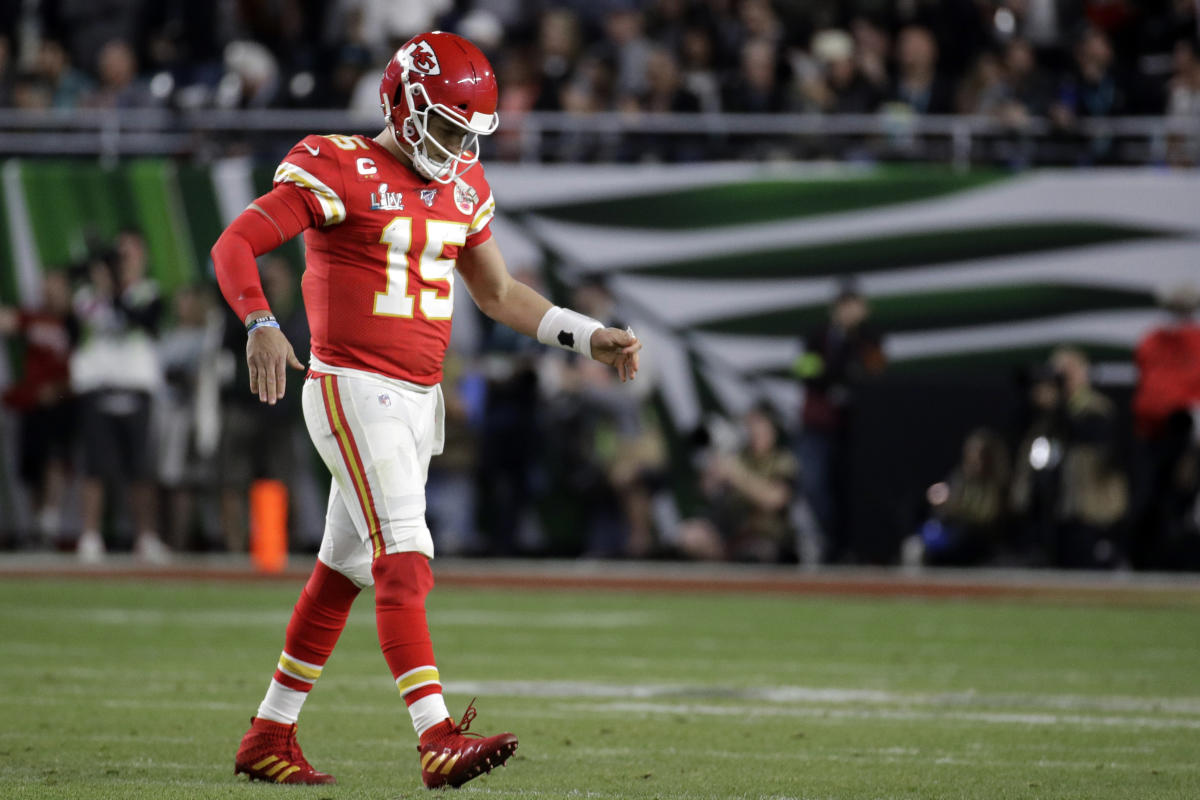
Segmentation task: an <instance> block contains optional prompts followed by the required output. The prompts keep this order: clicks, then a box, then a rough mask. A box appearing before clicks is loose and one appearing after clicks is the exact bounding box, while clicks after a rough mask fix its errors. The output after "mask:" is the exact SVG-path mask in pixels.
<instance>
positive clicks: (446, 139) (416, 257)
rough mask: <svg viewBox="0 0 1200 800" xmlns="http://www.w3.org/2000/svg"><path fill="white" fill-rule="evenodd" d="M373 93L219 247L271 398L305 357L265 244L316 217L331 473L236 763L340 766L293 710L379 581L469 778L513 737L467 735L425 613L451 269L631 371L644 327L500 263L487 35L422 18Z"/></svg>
mask: <svg viewBox="0 0 1200 800" xmlns="http://www.w3.org/2000/svg"><path fill="white" fill-rule="evenodd" d="M380 100H381V104H382V107H383V117H384V119H383V122H384V125H385V128H384V130H383V131H382V132H381V133H379V135H377V136H375V137H374V138H369V137H365V136H343V135H329V136H308V137H306V138H304V139H303V140H301V141H300V142H299V143H298V144H297V145H296V146H295V147H293V148H292V149H291V151H290V152H289V153H288V154H287V156H286V157H285V158H284V160H283V162H282V163H281V164H280V165H279V168H278V170H277V171H276V173H275V185H274V188H273V189H272V190H271V191H270V192H269V193H267V194H266V195H263V196H262V197H260V198H258V199H257V200H255V201H254V203H252V204H251V205H250V207H249V208H248V209H246V211H244V212H243V213H242V214H241V215H240V216H239V217H238V218H237V219H236V220H234V222H233V223H232V224H231V225H230V226H229V228H228V229H227V230H226V231H225V232H224V233H223V234H222V235H221V237H220V239H219V240H218V241H217V243H216V245H215V246H214V247H213V250H212V256H213V262H214V264H215V267H216V273H217V278H218V280H219V282H220V285H221V290H222V292H223V294H224V296H225V298H226V300H228V302H229V304H230V306H232V307H233V309H234V311H235V312H236V313H237V315H238V317H239V318H240V319H242V320H243V321H244V322H245V324H246V328H247V332H248V341H247V345H246V358H247V363H248V365H249V369H250V389H251V391H252V392H254V393H256V394H257V395H258V397H259V400H261V401H262V402H265V403H272V404H273V403H276V402H277V401H278V400H279V399H280V398H281V397H282V396H283V394H284V391H285V381H284V378H285V370H286V368H287V367H288V366H291V367H293V368H297V369H298V368H302V365H301V364H300V362H299V361H298V360H297V359H296V356H295V353H294V352H293V349H292V344H291V343H290V342H289V341H288V340H287V338H286V337H285V336H284V335H283V333H282V332H281V331H280V328H279V324H278V322H277V321H276V320H275V318H274V317H273V316H271V312H270V308H269V307H268V304H267V302H266V300H265V299H264V297H263V292H262V287H261V284H260V282H259V277H258V271H257V269H256V268H255V262H254V259H255V257H257V256H260V255H262V254H264V253H266V252H268V251H270V250H272V249H274V248H275V247H278V246H279V245H281V244H283V243H284V242H285V241H287V240H289V239H291V238H292V237H293V236H296V235H297V234H299V233H301V232H303V233H304V243H305V250H306V260H307V268H306V270H305V272H304V278H303V281H302V286H303V290H304V302H305V309H306V311H307V314H308V320H309V325H310V328H311V359H310V361H309V365H308V370H309V371H308V379H307V381H306V382H305V385H304V389H303V391H302V405H303V410H304V418H305V422H306V424H307V426H308V430H309V434H310V436H311V438H312V440H313V443H314V444H315V445H316V448H317V450H318V452H319V453H320V455H321V457H322V459H323V460H324V462H325V464H326V466H327V467H328V468H329V470H330V472H331V473H332V475H333V485H332V488H331V490H330V497H329V505H328V512H327V516H326V521H325V533H324V538H323V540H322V543H321V548H320V552H319V555H318V557H317V564H316V567H315V569H314V570H313V573H312V577H311V578H310V579H309V581H308V584H307V585H306V586H305V588H304V590H303V592H302V593H301V595H300V599H299V601H298V602H297V603H296V607H295V610H294V612H293V614H292V619H291V622H290V623H289V624H288V628H287V633H286V636H285V639H284V650H283V653H282V654H281V656H280V658H279V662H278V667H277V668H276V670H275V673H274V676H273V678H272V680H271V683H270V685H269V688H268V690H267V693H266V697H265V698H264V699H263V702H262V704H261V705H260V706H259V709H258V713H257V714H256V716H255V717H254V719H253V720H252V722H251V728H250V730H249V731H248V732H247V733H246V735H245V737H243V739H242V744H241V747H240V748H239V750H238V754H237V756H236V759H235V771H236V772H238V773H245V774H247V775H248V776H249V777H250V778H251V779H259V780H267V781H274V782H278V783H310V784H315V783H333V782H334V781H333V778H332V776H330V775H328V774H325V773H322V772H318V771H317V770H315V769H313V768H312V766H311V765H309V763H308V762H307V761H306V760H305V758H304V756H303V754H302V753H301V751H300V748H299V746H298V744H297V743H296V738H295V736H296V719H297V716H298V715H299V713H300V708H301V706H302V704H303V703H304V700H305V698H306V697H307V696H308V692H309V690H311V689H312V687H313V684H314V683H315V682H316V681H317V679H318V678H319V677H320V675H321V672H322V670H323V669H324V666H325V662H326V660H327V659H328V658H329V654H330V653H331V652H332V650H333V647H334V645H335V644H336V642H337V639H338V636H339V635H340V634H341V631H342V628H343V627H344V625H345V623H346V617H347V615H348V614H349V612H350V606H351V604H352V603H353V601H354V598H355V597H356V596H357V594H358V592H359V590H360V589H362V588H363V587H365V586H369V585H371V584H374V586H375V611H376V623H377V628H378V632H379V642H380V646H381V649H382V650H383V655H384V659H385V660H386V662H387V664H388V667H389V668H390V670H391V673H392V677H393V678H394V679H395V683H396V687H397V689H398V690H399V692H400V695H401V696H402V697H403V698H404V701H405V703H406V704H407V706H408V711H409V714H410V715H411V717H412V723H413V727H414V728H415V729H416V732H417V734H418V736H419V738H420V744H419V745H418V751H419V755H420V765H421V776H422V779H423V781H424V783H425V785H426V786H428V787H431V788H433V787H438V786H443V785H450V786H459V785H461V784H463V783H465V782H466V781H468V780H471V779H472V778H474V777H476V776H478V775H480V774H482V773H483V772H485V771H490V770H491V769H492V768H493V767H495V766H498V765H500V764H503V763H504V762H505V761H506V760H507V759H508V758H509V757H510V756H511V755H512V754H513V752H514V751H515V750H516V747H517V738H516V737H515V736H513V735H512V734H511V733H504V734H500V735H497V736H489V737H468V736H464V734H463V732H464V731H465V730H466V729H467V727H468V725H469V724H470V721H471V719H472V718H473V717H474V708H473V707H468V709H467V713H466V714H465V715H464V716H463V719H462V721H461V722H460V723H458V724H457V725H456V724H455V723H454V722H453V720H452V719H451V718H450V715H449V713H448V712H447V710H446V703H445V701H444V700H443V699H442V684H441V677H440V675H439V672H438V669H437V666H436V662H435V661H434V656H433V646H432V644H431V642H430V637H429V629H428V627H427V625H426V620H425V597H426V595H427V593H428V592H429V590H430V588H431V587H432V586H433V574H432V572H431V571H430V568H429V559H430V558H432V557H433V541H432V538H431V537H430V533H429V528H428V527H427V526H426V523H425V481H426V475H427V472H428V468H429V459H430V456H431V455H436V454H437V453H439V452H441V449H442V442H443V419H444V416H445V405H444V402H443V399H442V392H441V389H440V386H439V383H440V381H441V379H442V361H443V357H444V355H445V352H446V346H447V343H448V341H449V338H450V325H451V316H452V313H453V308H454V299H453V296H454V292H455V284H456V280H457V279H458V278H461V279H462V281H463V282H464V283H465V284H466V287H467V289H468V290H469V291H470V294H471V297H472V299H473V300H474V301H475V303H476V305H478V306H479V308H480V309H481V310H482V311H483V312H484V313H485V314H487V315H488V316H489V317H491V318H492V319H494V320H496V321H497V322H501V323H504V324H505V325H508V326H509V327H512V328H514V329H515V330H517V331H519V332H521V333H524V334H527V335H529V336H531V337H536V338H537V339H538V340H539V341H541V342H543V343H545V344H549V345H555V346H558V347H562V348H564V349H568V350H572V351H574V352H577V353H580V354H582V355H583V356H585V357H589V358H594V359H596V360H597V361H601V362H603V363H605V364H609V365H611V366H613V367H615V368H616V370H617V373H618V374H619V376H620V377H621V379H622V380H625V379H628V378H632V377H634V375H635V374H636V373H637V370H638V358H639V356H638V351H639V350H640V349H641V343H640V342H639V341H638V340H637V339H636V338H635V337H634V335H633V333H632V331H629V330H620V329H617V328H609V327H605V326H604V325H603V324H602V323H600V322H598V321H596V320H594V319H591V318H590V317H586V316H584V315H582V314H579V313H576V312H574V311H571V310H569V309H565V308H560V307H557V306H554V305H552V304H551V303H550V302H549V301H548V300H546V299H545V298H544V297H542V296H541V295H539V294H538V293H537V292H535V291H534V290H533V289H531V288H529V287H528V286H526V285H524V284H522V283H520V282H518V281H516V280H514V279H513V277H512V276H511V275H510V274H509V272H508V269H507V267H506V266H505V262H504V258H503V256H502V255H501V253H500V249H499V248H498V247H497V245H496V242H495V240H494V239H493V238H492V232H491V227H490V224H491V221H492V216H493V214H494V213H495V208H496V204H495V200H494V199H493V197H492V191H491V188H490V187H489V186H488V182H487V179H486V177H485V176H484V172H483V169H482V168H481V167H480V166H479V165H478V149H477V142H478V137H479V136H485V135H488V134H491V133H492V132H493V131H495V129H496V127H497V125H498V124H499V118H498V116H497V114H496V105H497V86H496V78H495V74H494V73H493V71H492V67H491V65H490V64H489V63H488V61H487V59H486V57H484V55H483V53H482V52H480V51H479V49H478V48H477V47H475V45H473V44H471V43H470V42H468V41H467V40H466V39H463V38H461V37H459V36H456V35H454V34H450V33H440V32H435V33H424V34H419V35H417V36H415V37H413V38H412V39H411V40H409V41H408V42H407V43H405V44H404V45H403V46H401V48H400V49H399V50H397V51H396V54H395V55H394V56H393V58H392V60H391V61H390V62H389V63H388V65H387V68H386V69H385V71H384V73H383V78H382V80H381V82H380Z"/></svg>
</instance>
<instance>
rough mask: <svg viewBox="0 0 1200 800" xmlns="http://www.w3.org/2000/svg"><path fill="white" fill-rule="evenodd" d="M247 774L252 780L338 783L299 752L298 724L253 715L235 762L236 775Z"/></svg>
mask: <svg viewBox="0 0 1200 800" xmlns="http://www.w3.org/2000/svg"><path fill="white" fill-rule="evenodd" d="M243 772H244V773H246V774H247V775H248V776H250V780H252V781H273V782H275V783H307V784H316V783H337V781H336V780H334V778H333V776H332V775H326V774H325V773H324V772H317V771H316V770H315V769H313V768H312V765H311V764H309V763H308V760H307V759H305V758H304V753H302V752H300V743H299V742H297V741H296V726H295V725H294V724H292V725H284V724H283V723H282V722H274V721H272V720H269V719H259V718H257V717H251V719H250V730H248V731H246V735H245V736H243V737H242V745H241V747H239V748H238V752H237V757H236V758H235V759H234V762H233V774H234V775H240V774H241V773H243Z"/></svg>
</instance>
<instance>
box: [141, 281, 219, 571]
mask: <svg viewBox="0 0 1200 800" xmlns="http://www.w3.org/2000/svg"><path fill="white" fill-rule="evenodd" d="M173 299H174V305H175V324H174V325H173V326H172V327H170V328H169V329H168V330H167V331H166V332H165V333H164V334H163V336H162V339H161V340H160V341H159V345H158V352H159V358H160V360H161V362H162V368H163V373H164V377H165V379H166V382H165V386H164V391H163V395H162V399H163V402H162V403H161V408H160V413H159V448H158V450H159V478H160V479H161V481H162V485H163V489H164V490H165V492H166V494H167V499H168V501H167V509H168V513H167V515H166V519H167V529H166V531H165V533H166V538H167V542H168V543H169V544H170V546H171V548H172V549H174V550H185V549H193V547H194V545H195V544H200V545H202V546H204V547H203V549H207V547H206V546H207V544H208V538H209V536H208V534H209V533H210V532H212V531H216V530H217V529H218V527H219V522H218V521H217V520H215V519H201V520H200V523H201V525H200V531H201V534H202V536H201V538H200V540H199V541H198V542H193V541H192V539H193V537H192V534H193V531H194V530H195V529H196V527H197V526H196V524H195V523H196V520H195V519H194V515H195V514H196V512H197V511H200V512H201V513H202V514H203V513H204V512H207V510H208V505H207V504H206V505H200V506H199V507H198V504H197V500H202V499H205V498H204V494H205V493H206V490H207V489H209V488H210V487H212V486H213V485H214V484H215V482H216V477H217V476H216V461H215V456H216V452H217V445H218V442H219V436H220V430H219V425H220V409H219V405H218V403H219V375H218V371H219V369H220V364H219V361H220V358H219V357H220V353H221V337H222V333H223V328H224V320H223V316H224V315H223V314H222V313H221V310H220V309H219V308H217V306H216V304H215V303H214V302H213V295H212V290H211V289H210V288H209V287H208V286H207V285H204V284H196V285H192V286H184V287H182V288H180V289H179V290H178V291H176V292H175V296H174V298H173ZM228 368H230V369H231V368H232V365H228Z"/></svg>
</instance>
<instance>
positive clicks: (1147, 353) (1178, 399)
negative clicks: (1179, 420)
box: [1133, 323, 1200, 437]
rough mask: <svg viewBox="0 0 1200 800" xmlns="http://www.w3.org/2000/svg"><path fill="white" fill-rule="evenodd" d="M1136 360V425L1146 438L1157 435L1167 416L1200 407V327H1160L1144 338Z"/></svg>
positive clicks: (1192, 325)
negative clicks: (1196, 406)
mask: <svg viewBox="0 0 1200 800" xmlns="http://www.w3.org/2000/svg"><path fill="white" fill-rule="evenodd" d="M1134 360H1135V361H1136V362H1137V366H1138V375H1139V377H1138V386H1137V391H1136V392H1135V393H1134V396H1133V415H1134V424H1135V427H1136V429H1137V432H1138V433H1139V434H1141V435H1142V436H1150V437H1153V436H1156V435H1158V434H1159V433H1160V432H1161V431H1162V426H1163V423H1164V422H1166V419H1167V417H1169V416H1170V415H1171V414H1173V413H1174V412H1176V411H1180V410H1186V409H1188V408H1190V407H1191V406H1194V405H1200V326H1198V325H1194V324H1191V323H1189V324H1186V325H1180V326H1179V327H1173V328H1160V329H1158V330H1156V331H1153V332H1152V333H1150V334H1149V335H1147V336H1146V338H1144V339H1143V340H1142V341H1141V342H1140V343H1139V344H1138V347H1137V352H1136V353H1135V354H1134Z"/></svg>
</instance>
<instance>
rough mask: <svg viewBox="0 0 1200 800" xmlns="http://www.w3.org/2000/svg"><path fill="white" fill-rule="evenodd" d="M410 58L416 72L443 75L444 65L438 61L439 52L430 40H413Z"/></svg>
mask: <svg viewBox="0 0 1200 800" xmlns="http://www.w3.org/2000/svg"><path fill="white" fill-rule="evenodd" d="M408 60H409V63H411V64H412V68H413V70H414V71H415V72H420V73H421V74H422V75H441V74H442V65H441V64H439V63H438V59H437V54H436V53H434V52H433V47H432V46H431V45H430V44H429V42H427V41H425V40H424V39H422V40H421V41H419V42H413V44H412V45H410V46H409V48H408Z"/></svg>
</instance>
